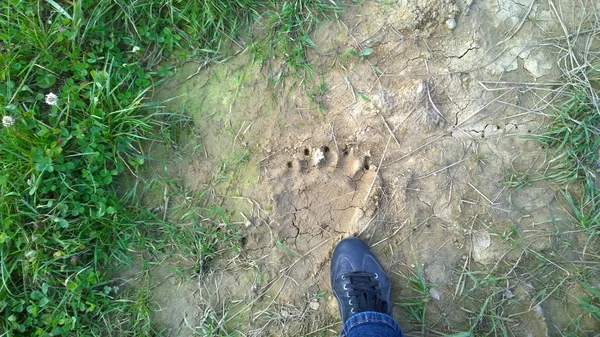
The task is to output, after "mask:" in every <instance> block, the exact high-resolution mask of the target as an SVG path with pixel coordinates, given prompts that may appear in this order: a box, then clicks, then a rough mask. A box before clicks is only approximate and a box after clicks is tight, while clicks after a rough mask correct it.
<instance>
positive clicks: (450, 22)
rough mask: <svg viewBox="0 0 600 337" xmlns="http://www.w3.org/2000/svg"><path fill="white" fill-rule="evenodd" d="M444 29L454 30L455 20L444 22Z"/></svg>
mask: <svg viewBox="0 0 600 337" xmlns="http://www.w3.org/2000/svg"><path fill="white" fill-rule="evenodd" d="M446 27H448V29H450V30H453V29H454V28H456V20H454V19H448V20H446Z"/></svg>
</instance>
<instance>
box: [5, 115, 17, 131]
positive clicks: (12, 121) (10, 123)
mask: <svg viewBox="0 0 600 337" xmlns="http://www.w3.org/2000/svg"><path fill="white" fill-rule="evenodd" d="M14 124H15V118H14V117H12V116H4V117H2V125H4V127H6V128H7V127H9V126H13V125H14Z"/></svg>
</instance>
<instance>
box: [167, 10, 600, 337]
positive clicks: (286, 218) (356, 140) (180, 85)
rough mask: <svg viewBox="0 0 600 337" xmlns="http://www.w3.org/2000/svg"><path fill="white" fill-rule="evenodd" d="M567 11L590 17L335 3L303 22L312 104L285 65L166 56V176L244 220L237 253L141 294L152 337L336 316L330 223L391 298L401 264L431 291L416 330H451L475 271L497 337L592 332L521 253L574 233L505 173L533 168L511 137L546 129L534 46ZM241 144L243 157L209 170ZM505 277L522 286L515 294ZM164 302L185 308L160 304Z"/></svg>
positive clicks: (536, 153)
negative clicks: (493, 288) (150, 304)
mask: <svg viewBox="0 0 600 337" xmlns="http://www.w3.org/2000/svg"><path fill="white" fill-rule="evenodd" d="M579 6H584V7H585V8H586V13H588V14H589V13H592V12H594V11H596V12H597V11H598V7H597V4H595V3H594V2H592V1H587V2H585V3H579V2H578V3H577V4H574V3H573V2H570V1H556V2H555V6H551V5H550V3H548V2H546V1H531V2H530V1H527V2H524V3H520V2H517V1H511V0H500V1H453V0H446V1H439V0H428V1H416V0H414V1H399V2H395V1H392V2H391V4H387V5H385V4H380V3H377V2H374V1H365V2H363V3H362V4H352V5H350V4H347V5H346V7H345V9H344V11H343V12H342V14H341V20H340V21H334V22H324V23H323V24H322V25H320V26H319V27H318V28H317V29H316V31H315V32H314V42H315V44H316V45H317V49H316V50H313V51H311V52H310V53H309V58H310V60H311V62H312V63H313V64H314V65H315V69H316V70H315V74H316V75H315V77H314V79H313V81H314V82H315V83H316V84H318V83H319V82H321V80H322V81H324V83H325V85H326V87H327V90H326V91H323V92H319V93H318V94H315V95H313V99H310V98H308V97H307V95H306V94H305V93H304V91H303V90H302V89H300V88H299V87H298V86H297V83H296V82H295V80H294V79H293V78H288V79H285V80H283V81H282V82H281V83H280V84H279V85H278V86H277V87H276V88H272V87H270V86H269V85H268V81H267V79H266V77H265V76H266V75H265V73H266V71H265V70H264V69H265V68H266V67H268V66H272V67H275V68H276V66H275V65H274V64H269V63H268V62H267V63H265V64H263V65H257V64H251V58H250V56H249V55H248V54H247V52H246V53H241V54H240V55H238V56H237V57H236V58H234V59H233V60H231V61H230V62H228V63H225V64H222V65H214V66H209V67H207V68H205V69H201V70H200V71H199V72H197V68H198V65H196V64H188V65H186V66H185V67H183V68H182V69H181V71H180V72H179V73H178V74H177V75H176V76H175V78H173V79H172V80H171V81H170V82H169V83H167V84H166V85H165V87H164V88H162V89H161V91H160V92H159V96H160V97H176V99H173V100H171V101H170V102H169V103H168V105H169V107H170V108H171V109H172V110H176V111H181V110H182V109H183V111H184V112H185V113H186V114H188V115H189V116H191V117H192V118H193V122H194V123H193V124H194V126H193V128H192V131H191V132H190V134H189V135H187V136H186V137H184V140H183V142H182V145H181V148H179V149H176V151H174V153H173V155H172V156H170V157H168V161H167V164H166V167H167V172H168V174H170V175H171V176H173V177H176V178H180V179H183V182H184V185H185V187H186V188H188V189H190V190H192V191H199V190H203V189H204V190H206V189H208V190H210V191H211V195H212V197H213V198H215V200H217V201H218V202H221V203H223V205H225V206H224V207H226V208H227V209H229V210H232V211H234V213H235V214H240V213H241V214H243V216H242V215H240V216H239V219H238V220H239V221H240V223H244V224H245V225H246V226H245V228H244V236H245V239H244V242H245V245H244V247H243V250H242V252H241V253H240V254H239V255H237V256H235V257H231V259H230V260H224V261H223V262H222V265H221V268H220V269H218V270H216V271H214V272H213V273H212V274H208V275H203V276H202V278H201V279H198V278H194V279H190V280H187V281H186V280H185V279H184V280H178V281H177V282H176V284H178V285H179V286H175V284H173V285H171V286H170V292H169V293H168V294H169V295H168V296H162V295H161V296H157V301H159V302H161V303H160V304H161V308H163V309H164V310H162V311H161V312H159V313H158V315H159V316H160V317H161V320H162V321H163V322H166V323H167V324H171V323H172V324H171V325H172V328H173V330H171V334H170V336H189V335H192V333H193V331H194V327H197V326H199V325H201V324H202V321H203V317H205V316H204V315H205V310H206V308H208V307H210V308H212V309H211V310H214V312H216V313H218V314H219V315H220V314H223V313H224V312H225V311H227V313H228V316H226V318H225V319H224V320H223V322H227V324H226V325H227V326H229V327H232V329H236V330H235V331H238V332H239V333H240V335H245V336H271V335H273V336H275V335H290V336H306V335H307V334H309V333H311V332H315V331H323V332H326V331H327V329H330V330H331V331H334V330H336V329H338V328H339V322H338V321H339V317H338V313H337V307H336V304H335V300H334V299H333V298H332V296H331V294H328V295H325V296H322V294H323V293H322V292H324V291H328V290H329V257H330V254H331V250H332V248H333V247H334V245H335V243H336V242H337V241H338V240H339V239H340V238H342V237H344V236H347V235H360V237H361V238H363V239H364V240H366V241H367V242H369V243H370V244H371V245H373V246H374V250H375V251H376V252H377V253H378V254H379V256H380V257H381V260H382V262H383V264H384V265H385V267H386V268H388V270H389V272H390V276H391V278H392V280H393V282H394V283H393V284H394V291H395V292H394V294H395V296H396V298H397V299H398V300H397V301H398V302H397V303H396V304H399V303H401V302H402V298H403V297H407V296H412V295H411V290H410V289H408V288H407V287H408V282H407V280H406V278H405V277H402V276H401V274H403V275H411V273H413V272H414V271H415V266H416V265H418V266H419V267H420V269H421V270H422V271H423V274H424V277H425V279H426V281H427V283H428V285H429V288H430V289H435V291H434V292H433V293H435V296H434V297H435V299H431V300H430V301H429V302H428V303H427V307H428V309H429V310H428V312H429V313H428V315H427V317H426V330H425V334H426V335H434V334H437V333H448V334H451V333H455V332H460V331H467V330H468V329H469V327H470V324H472V323H473V320H472V319H471V320H470V319H469V318H470V317H471V318H472V317H473V316H476V315H477V313H478V312H479V309H480V308H481V306H482V303H483V302H484V301H485V299H486V297H479V298H478V296H483V295H482V294H483V290H482V289H483V288H485V286H487V285H488V284H486V285H485V286H482V285H479V286H477V287H476V283H474V282H475V281H473V278H471V277H469V275H471V276H472V275H475V273H474V272H475V271H485V272H487V273H489V275H488V277H487V278H486V280H489V279H490V277H489V276H490V275H497V274H501V275H506V276H507V277H506V280H504V281H503V282H504V283H502V282H501V281H498V283H497V284H498V285H499V284H501V283H502V287H504V288H505V289H506V291H503V292H499V293H498V294H495V295H494V296H492V297H491V298H492V300H494V301H496V303H502V306H503V308H504V306H506V308H505V309H503V310H499V309H498V307H496V308H495V310H496V311H495V312H497V313H498V315H501V316H502V317H504V320H503V321H502V322H503V323H502V324H504V326H506V329H507V330H506V333H507V334H508V335H509V336H544V335H547V334H549V335H559V334H560V332H561V331H564V330H565V329H568V328H569V326H570V325H571V324H573V322H574V321H576V320H579V321H581V320H582V319H583V320H584V321H585V322H584V323H582V326H585V329H587V330H585V331H588V332H590V331H593V329H598V328H600V327H599V326H598V325H597V324H595V325H594V323H593V322H592V321H590V320H589V317H587V318H586V317H583V312H582V311H581V309H580V308H579V306H578V305H577V299H576V297H574V296H567V297H565V298H566V299H565V300H564V301H562V302H561V301H560V300H557V298H558V297H555V296H554V295H557V294H560V293H563V294H564V293H568V292H569V291H570V289H571V287H573V286H574V285H575V284H576V282H574V281H568V282H561V281H560V280H561V279H562V278H564V277H565V274H564V273H563V271H561V270H560V269H553V270H550V269H545V268H546V267H539V266H537V267H536V266H535V261H537V260H536V255H535V253H534V252H555V251H559V252H561V254H564V255H565V256H567V255H568V256H570V257H573V258H578V259H583V258H582V257H581V256H580V252H581V250H580V249H579V247H581V245H582V244H583V245H586V244H587V243H586V242H585V235H583V234H581V233H577V232H576V231H574V230H573V227H572V224H571V223H569V222H568V221H565V220H566V219H567V218H568V213H567V211H566V209H568V207H567V206H565V203H564V201H563V200H562V198H561V197H559V196H558V194H557V193H556V192H557V189H556V188H555V187H554V186H551V185H549V184H548V183H544V182H530V183H527V184H520V182H523V181H527V177H529V176H535V175H536V173H539V172H540V171H543V170H545V169H547V167H546V165H545V164H544V163H545V157H544V155H545V150H544V149H542V148H540V146H539V145H538V144H537V143H536V142H535V141H532V140H528V139H527V138H525V137H524V136H529V135H531V134H535V133H536V132H539V130H540V128H542V127H543V125H544V124H545V122H547V121H546V115H545V114H544V111H545V109H548V108H549V105H550V103H551V102H552V100H553V99H554V93H553V92H552V89H553V88H554V84H553V83H555V82H556V81H557V80H559V76H560V71H559V69H558V67H557V66H556V49H554V48H553V47H551V46H549V44H548V43H545V42H544V41H549V40H548V39H551V38H555V37H560V36H564V32H563V28H562V27H561V25H560V24H559V22H558V20H557V14H558V15H560V17H561V19H562V21H563V23H564V25H565V26H566V27H568V28H569V29H573V30H572V31H575V30H576V29H578V28H582V27H584V26H585V24H584V22H586V20H587V18H588V17H587V16H586V13H582V11H581V8H579ZM554 8H558V10H556V11H555V10H554ZM448 20H450V21H448ZM453 22H454V23H456V27H453ZM451 28H452V29H451ZM553 41H554V40H553ZM352 48H353V49H356V50H359V49H361V48H373V50H374V53H373V54H372V55H370V56H368V57H367V58H366V59H365V60H360V59H359V58H357V57H352V56H347V55H348V54H347V53H346V54H345V52H346V51H347V50H349V49H352ZM344 55H346V56H344ZM193 74H195V75H194V76H191V77H190V75H193ZM315 87H316V85H315ZM317 103H321V104H323V105H324V106H325V107H326V109H325V110H324V111H319V110H318V109H317ZM241 154H243V155H247V161H244V162H243V163H241V164H239V166H236V168H235V169H234V170H232V171H228V170H227V169H225V170H223V168H222V167H223V163H230V162H232V160H233V159H232V158H236V157H237V156H239V155H241ZM223 171H225V172H226V174H225V175H227V179H218V177H217V176H218V175H219V174H221V173H223ZM217 180H218V182H216V181H217ZM557 238H560V239H557ZM567 241H568V244H567V243H566V242H567ZM578 252H579V253H578ZM534 267H535V268H536V269H535V272H531V270H532V269H531V268H534ZM163 269H164V268H163ZM477 275H478V276H477V277H480V278H485V276H486V275H485V274H484V275H480V274H477ZM171 276H172V274H170V273H169V272H168V270H167V272H165V270H163V271H162V272H158V273H156V279H157V280H165V279H167V278H169V277H171ZM557 280H558V281H557ZM524 284H525V285H526V286H524ZM523 287H528V288H527V289H529V288H531V290H527V291H524V292H523V294H520V295H517V293H518V291H517V290H516V289H517V288H518V289H521V288H523ZM192 288H193V289H196V290H197V292H196V293H195V295H194V296H193V297H189V296H185V294H184V293H183V292H185V293H189V291H190V289H192ZM180 293H181V294H180ZM548 293H550V295H548ZM486 294H487V295H489V293H486ZM511 294H512V295H511ZM540 294H541V295H540ZM487 295H486V296H487ZM546 295H548V296H546ZM184 297H185V298H188V299H189V301H192V302H193V303H195V304H196V307H194V306H193V305H185V306H179V305H176V303H177V302H176V301H175V300H174V298H184ZM174 301H175V302H174ZM189 301H188V302H189ZM488 302H489V303H491V301H488ZM190 303H191V302H190ZM226 303H229V304H226ZM315 303H317V304H315ZM227 305H229V307H227V310H224V308H225V307H226V306H227ZM215 308H216V309H215ZM500 311H501V312H500ZM395 313H396V318H397V319H398V320H399V322H400V323H401V325H402V326H403V328H404V329H405V330H406V331H407V332H411V331H412V332H413V333H414V334H419V333H420V332H421V331H422V330H421V326H420V324H418V323H416V322H415V321H414V320H411V318H410V317H409V315H408V314H407V313H406V310H404V309H403V308H402V306H400V305H398V306H397V307H396V308H395ZM559 316H560V317H561V318H560V319H558V320H556V321H553V322H552V324H548V323H549V319H548V317H559ZM565 316H567V317H569V319H565ZM183 317H186V322H188V323H186V324H181V322H182V318H183ZM485 319H487V320H489V319H490V318H489V317H488V316H486V318H485ZM488 323H489V322H488V321H485V322H482V323H481V326H488V325H489V324H488ZM486 324H488V325H486ZM481 333H484V332H481ZM590 333H591V332H590Z"/></svg>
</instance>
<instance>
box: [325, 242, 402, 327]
mask: <svg viewBox="0 0 600 337" xmlns="http://www.w3.org/2000/svg"><path fill="white" fill-rule="evenodd" d="M331 288H332V289H333V294H334V295H335V298H336V299H337V300H338V304H339V307H340V315H341V316H342V321H343V322H344V327H343V330H342V332H341V333H340V336H345V337H358V336H361V337H376V336H377V337H402V336H403V334H402V330H401V329H400V326H399V325H398V323H396V321H394V319H393V318H392V317H391V315H392V305H391V299H390V297H391V287H390V281H389V279H388V277H387V274H386V273H385V271H384V270H383V268H382V267H381V265H380V264H379V261H377V258H376V257H375V254H373V252H372V251H371V250H370V249H369V247H368V246H367V245H366V244H365V243H364V242H362V241H361V240H360V239H358V238H346V239H343V240H342V241H340V242H339V243H338V244H337V246H336V247H335V249H334V251H333V257H332V260H331Z"/></svg>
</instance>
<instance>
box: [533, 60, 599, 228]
mask: <svg viewBox="0 0 600 337" xmlns="http://www.w3.org/2000/svg"><path fill="white" fill-rule="evenodd" d="M582 69H583V70H582V71H581V73H580V74H579V75H578V76H577V78H578V80H574V81H572V82H571V84H569V90H568V92H567V96H566V99H565V100H564V101H563V103H562V104H561V105H560V106H559V107H557V109H556V110H555V111H556V113H555V116H553V117H554V120H553V121H552V122H551V123H550V125H549V126H548V129H547V131H546V132H544V133H542V134H540V135H536V136H534V137H533V138H534V139H536V140H537V141H539V142H541V143H542V144H544V145H545V146H547V147H548V148H549V149H550V151H551V153H550V156H551V158H552V159H551V160H550V164H551V170H549V171H548V172H546V173H545V174H544V178H545V179H550V180H552V181H554V182H556V183H557V184H558V185H559V186H561V187H563V188H566V187H568V186H572V185H576V186H582V187H581V188H580V189H581V193H577V194H581V195H580V196H574V195H573V194H572V193H568V192H567V191H566V190H565V192H564V196H565V198H566V200H567V201H568V203H569V206H570V208H571V211H572V214H573V217H574V219H575V220H576V222H577V223H578V224H579V225H580V226H581V227H582V228H583V229H585V230H586V231H587V232H588V233H589V234H590V235H592V236H595V235H597V234H598V231H599V230H600V193H598V187H599V186H600V178H599V177H597V175H598V169H599V168H600V152H599V150H598V149H599V148H600V104H599V102H598V99H599V98H598V96H599V95H598V93H599V92H600V89H599V88H600V65H596V66H592V65H589V64H588V66H587V67H585V68H582Z"/></svg>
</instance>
